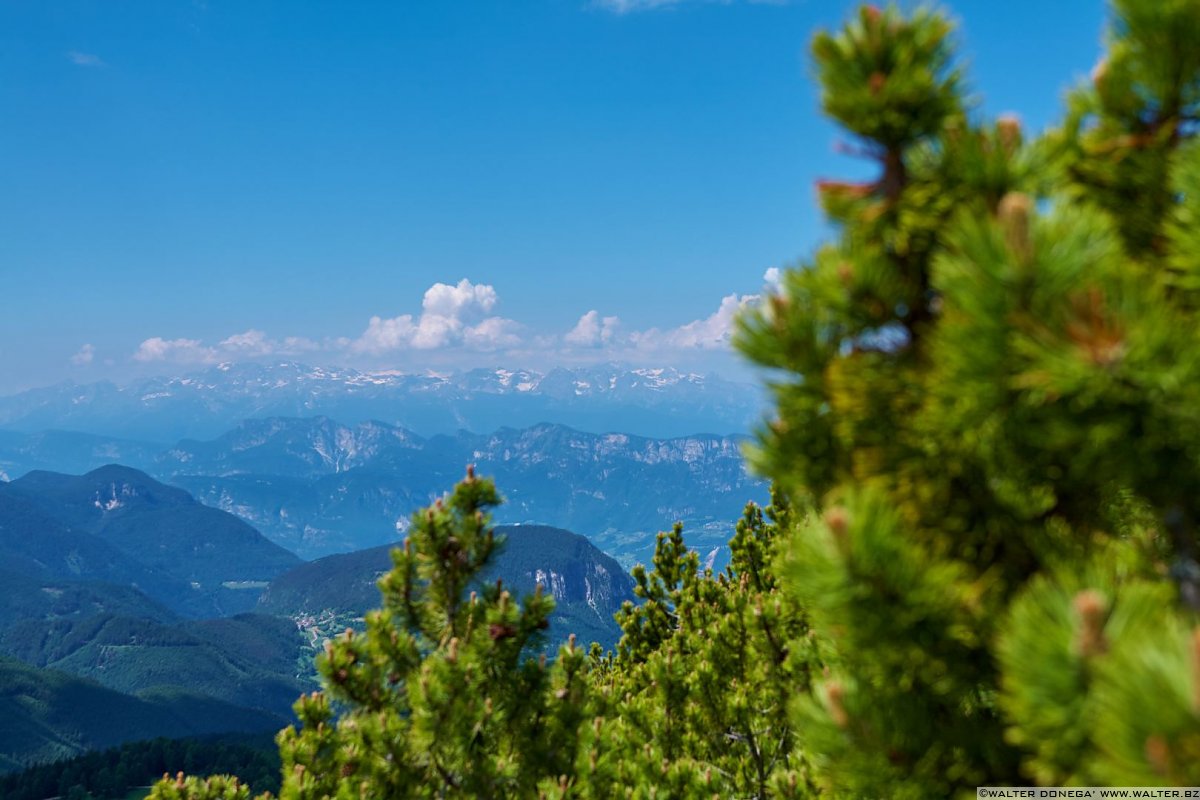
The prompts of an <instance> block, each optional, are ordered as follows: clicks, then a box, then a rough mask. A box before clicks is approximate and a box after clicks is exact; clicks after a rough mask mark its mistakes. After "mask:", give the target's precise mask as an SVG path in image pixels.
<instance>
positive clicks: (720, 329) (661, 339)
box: [630, 294, 760, 350]
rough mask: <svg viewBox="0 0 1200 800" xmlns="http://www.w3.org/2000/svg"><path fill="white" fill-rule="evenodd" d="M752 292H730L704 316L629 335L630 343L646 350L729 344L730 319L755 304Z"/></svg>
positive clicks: (755, 299) (690, 348)
mask: <svg viewBox="0 0 1200 800" xmlns="http://www.w3.org/2000/svg"><path fill="white" fill-rule="evenodd" d="M759 299H760V297H759V295H756V294H743V295H737V294H730V295H726V296H725V297H724V298H722V299H721V305H720V306H718V307H717V310H716V311H714V312H713V313H711V314H709V315H708V316H707V317H705V318H704V319H697V320H693V321H692V322H688V323H686V324H684V325H680V326H679V327H677V328H668V329H667V330H660V329H658V328H651V329H650V330H646V331H639V332H636V333H633V334H631V335H630V339H631V341H632V342H633V344H634V345H635V346H636V347H638V348H640V349H646V350H664V349H665V350H672V349H673V350H717V349H721V348H725V347H728V346H729V341H730V339H731V337H732V336H733V320H734V317H735V316H737V313H738V312H739V311H741V310H742V309H743V308H745V307H747V306H749V305H752V304H754V303H757V302H758V301H759Z"/></svg>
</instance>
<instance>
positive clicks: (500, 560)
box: [260, 525, 633, 647]
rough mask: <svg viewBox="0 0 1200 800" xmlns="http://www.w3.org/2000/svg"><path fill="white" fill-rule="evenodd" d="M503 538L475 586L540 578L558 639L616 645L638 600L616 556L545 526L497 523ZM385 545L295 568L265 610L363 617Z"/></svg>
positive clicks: (386, 555) (517, 588)
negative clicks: (624, 617) (627, 610)
mask: <svg viewBox="0 0 1200 800" xmlns="http://www.w3.org/2000/svg"><path fill="white" fill-rule="evenodd" d="M497 535H498V536H500V537H502V538H503V544H502V545H501V548H500V551H499V553H498V554H497V556H496V559H495V562H494V563H493V564H492V565H491V566H490V567H489V569H488V570H487V571H486V572H485V573H483V574H482V575H481V576H480V577H479V579H478V582H477V584H476V588H482V585H483V584H485V583H489V582H494V581H495V580H496V579H497V578H501V579H503V581H504V585H505V586H506V587H508V588H509V590H510V591H512V592H513V593H514V594H515V595H517V596H521V595H524V594H531V593H533V591H534V590H535V587H536V585H537V584H539V583H540V584H542V586H543V587H544V589H545V591H546V592H547V593H548V594H550V595H552V596H553V597H554V599H555V603H556V606H555V610H554V612H553V614H552V615H551V618H550V629H549V639H550V641H551V642H553V643H554V644H555V645H557V643H558V642H560V641H562V640H563V639H565V638H566V637H567V636H568V635H569V634H575V635H576V636H577V637H578V639H579V641H580V642H584V643H588V642H592V641H596V642H600V643H601V644H602V645H604V646H605V647H612V646H613V645H614V644H615V643H616V639H617V637H618V636H619V635H620V629H619V628H618V627H617V625H616V623H615V622H614V621H613V615H614V614H615V613H616V612H617V611H618V610H619V609H620V608H621V604H622V603H623V602H625V601H626V600H632V599H633V582H632V580H631V579H630V577H629V575H628V573H626V572H625V570H623V569H622V568H621V566H620V564H618V563H617V562H616V561H615V560H613V559H612V558H611V557H609V556H607V555H605V554H604V553H603V552H601V551H600V550H598V549H597V548H596V547H595V546H594V545H592V544H591V543H589V542H588V540H587V539H586V538H584V537H582V536H579V535H577V534H574V533H571V532H570V531H565V530H561V529H559V528H551V527H547V526H542V525H508V526H501V527H499V528H498V529H497ZM392 549H393V547H392V546H388V545H385V546H383V547H375V548H371V549H369V550H361V551H358V552H354V553H345V554H340V555H334V556H326V557H325V558H322V559H318V560H316V561H313V562H310V563H308V564H304V565H302V566H299V567H296V568H295V569H293V570H291V571H290V572H287V573H284V574H283V575H281V576H279V578H277V579H276V580H274V581H272V583H271V585H270V586H269V587H268V588H267V590H266V591H265V592H263V596H262V599H261V601H260V608H261V609H262V610H263V611H267V612H270V613H276V614H286V615H288V616H290V617H293V618H308V617H319V616H320V615H321V614H322V613H333V614H337V615H348V616H351V617H362V616H364V615H365V614H366V613H367V611H369V610H370V609H373V608H377V607H378V606H379V603H380V594H379V588H378V586H377V585H376V583H377V580H378V578H379V577H380V576H381V575H383V574H384V573H386V572H388V571H389V570H390V569H391V568H392V557H391V551H392Z"/></svg>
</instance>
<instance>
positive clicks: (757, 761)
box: [571, 497, 818, 800]
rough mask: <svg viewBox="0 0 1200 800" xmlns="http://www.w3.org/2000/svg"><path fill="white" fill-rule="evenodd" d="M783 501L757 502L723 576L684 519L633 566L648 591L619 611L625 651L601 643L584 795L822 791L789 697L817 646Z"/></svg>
mask: <svg viewBox="0 0 1200 800" xmlns="http://www.w3.org/2000/svg"><path fill="white" fill-rule="evenodd" d="M776 501H777V502H776V503H775V504H774V505H773V506H771V507H770V508H768V509H766V511H765V512H764V510H763V509H761V508H758V507H757V506H754V505H753V504H751V505H750V506H747V508H746V511H745V514H744V516H743V517H742V519H741V520H740V521H739V522H738V524H737V530H736V533H735V535H734V536H733V538H732V540H731V541H730V543H729V547H730V564H729V566H728V567H727V568H726V570H725V571H723V572H722V573H720V574H718V575H713V574H712V573H711V571H709V570H701V569H700V560H699V556H698V554H697V553H696V552H695V551H692V550H689V549H688V548H687V547H686V545H685V544H684V539H683V531H682V527H681V526H679V525H676V526H675V528H674V530H672V531H671V532H670V533H663V534H659V537H658V542H657V545H656V548H655V554H654V561H653V568H652V569H651V570H650V571H647V570H646V569H645V568H644V567H642V566H641V565H639V566H636V567H634V570H633V576H634V580H635V582H636V583H635V589H634V591H635V593H636V595H637V597H638V598H639V600H640V602H639V603H638V604H636V605H635V604H633V603H628V602H627V603H626V604H625V606H624V608H623V609H622V610H621V612H620V613H619V614H618V615H617V620H618V622H619V623H620V624H621V627H622V630H623V636H622V638H621V641H620V642H619V644H618V647H617V651H616V653H613V654H608V655H606V656H603V657H602V656H600V654H599V653H594V654H593V670H592V682H593V685H594V687H595V690H594V693H593V704H594V705H593V707H594V709H595V710H594V713H595V714H596V715H597V716H596V718H595V723H594V732H592V735H591V739H590V741H587V740H585V741H583V742H582V743H581V744H582V745H583V753H582V755H583V757H582V758H581V764H580V765H579V768H578V775H579V782H578V785H577V786H576V787H575V790H576V791H575V793H573V794H572V795H571V796H572V797H581V798H595V799H596V800H600V799H601V798H611V797H639V798H640V797H664V796H666V797H673V798H693V797H694V798H703V799H704V800H709V798H712V797H753V798H799V797H811V796H813V791H814V787H813V786H812V785H811V783H810V781H809V773H808V766H807V764H806V763H805V762H804V759H803V757H802V754H801V753H800V752H798V751H797V749H796V743H795V737H794V731H793V729H792V725H791V721H790V718H789V712H788V704H789V702H790V700H791V698H792V697H794V696H795V695H796V694H798V693H804V692H805V691H807V687H808V686H809V684H810V681H811V672H812V671H813V670H814V669H815V668H816V666H817V663H818V656H817V653H816V652H815V650H814V648H813V646H812V644H811V642H810V641H809V639H808V638H807V632H808V628H807V623H806V619H805V616H804V614H803V613H802V612H801V611H800V609H798V608H796V607H795V606H794V604H793V603H792V602H791V601H790V599H789V598H788V597H786V596H785V595H784V594H783V593H782V592H781V591H779V588H778V581H777V579H776V576H775V574H774V570H773V564H774V554H775V548H776V544H777V541H778V532H779V530H780V526H781V525H783V524H786V523H785V522H784V521H785V520H786V518H787V513H788V512H787V509H786V506H785V505H784V503H783V500H782V498H778V497H777V498H776Z"/></svg>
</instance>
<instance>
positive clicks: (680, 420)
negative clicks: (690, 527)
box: [0, 362, 764, 442]
mask: <svg viewBox="0 0 1200 800" xmlns="http://www.w3.org/2000/svg"><path fill="white" fill-rule="evenodd" d="M763 408H764V402H763V394H762V391H761V390H760V389H758V388H757V387H755V386H753V385H750V384H743V383H735V382H731V381H727V380H723V379H721V378H718V377H716V376H713V375H699V374H696V373H685V372H680V371H678V370H675V369H671V368H662V369H634V368H630V367H625V366H620V365H616V364H608V365H603V366H599V367H580V368H570V369H568V368H556V369H551V370H548V371H545V372H539V371H532V370H513V369H476V370H470V371H466V372H459V373H446V374H441V373H436V374H435V373H424V374H406V373H399V372H360V371H358V370H353V369H346V368H320V367H310V366H306V365H303V364H297V363H294V362H282V363H277V364H270V365H263V364H253V363H243V364H222V365H219V366H216V367H212V368H210V369H207V370H204V371H202V372H198V373H195V374H189V375H184V376H179V377H169V378H164V377H156V378H147V379H143V380H140V381H136V382H134V383H131V384H128V385H125V386H118V385H116V384H114V383H110V382H100V383H92V384H86V385H75V384H66V385H58V386H51V387H47V388H42V389H34V390H30V391H26V392H22V393H20V394H17V395H12V396H9V397H2V398H0V428H7V429H10V430H16V431H21V432H34V431H42V430H48V429H68V430H75V431H83V432H87V433H93V434H100V435H103V436H114V437H121V438H125V439H131V440H136V441H152V442H153V441H158V442H173V441H176V440H178V439H183V438H198V439H204V438H212V437H215V436H219V435H220V434H221V433H223V432H224V431H226V430H228V429H230V428H232V427H233V426H234V425H236V424H237V423H239V422H241V421H242V420H244V419H249V418H255V417H270V416H287V417H308V416H317V415H324V416H328V417H332V418H334V419H338V420H342V421H343V422H345V423H348V424H354V423H359V422H365V421H368V420H382V421H383V422H385V423H388V424H391V425H395V426H399V427H404V428H407V429H409V430H414V431H419V432H420V433H422V434H424V435H433V434H438V433H454V432H456V431H459V430H470V431H477V432H478V431H490V430H494V429H496V428H499V427H501V426H511V427H518V428H520V427H528V426H531V425H536V424H539V423H543V422H552V423H558V424H563V425H568V426H570V427H573V428H577V429H580V430H587V431H592V432H596V433H603V432H607V431H623V432H625V433H631V434H639V435H643V436H654V437H674V436H683V435H688V434H694V433H717V434H726V433H746V432H748V431H749V430H750V428H751V427H752V425H753V424H754V423H755V422H756V421H757V420H758V418H759V417H760V416H761V414H762V410H763Z"/></svg>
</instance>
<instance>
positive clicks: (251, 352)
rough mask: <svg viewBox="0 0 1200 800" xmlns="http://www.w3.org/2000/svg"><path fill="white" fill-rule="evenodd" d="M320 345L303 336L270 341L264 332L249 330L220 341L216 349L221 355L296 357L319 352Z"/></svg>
mask: <svg viewBox="0 0 1200 800" xmlns="http://www.w3.org/2000/svg"><path fill="white" fill-rule="evenodd" d="M320 347H321V346H320V345H319V344H317V343H316V342H314V341H313V340H311V339H306V338H304V337H303V336H285V337H284V338H283V339H281V340H280V339H271V338H270V337H268V336H267V334H265V333H264V332H262V331H260V330H256V329H254V328H251V329H250V330H248V331H245V332H244V333H235V334H234V335H232V336H230V337H228V338H226V339H222V340H221V341H220V342H219V343H218V344H217V348H218V349H220V350H221V352H223V353H228V354H230V355H241V356H269V355H289V356H290V355H297V354H299V353H308V352H312V351H313V350H319V349H320Z"/></svg>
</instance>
